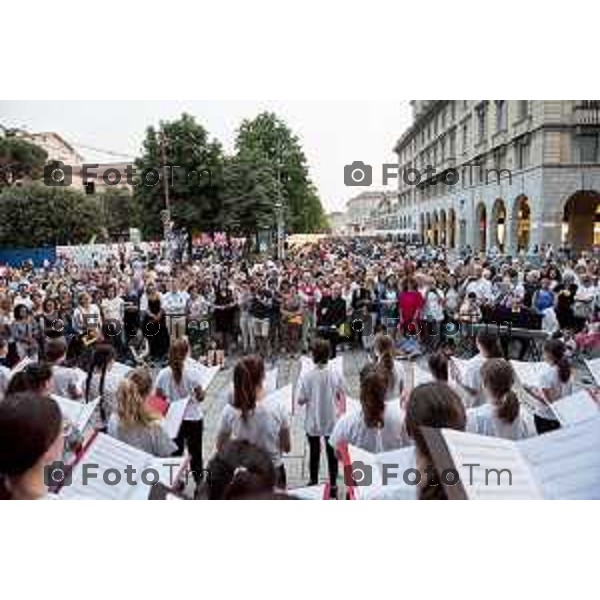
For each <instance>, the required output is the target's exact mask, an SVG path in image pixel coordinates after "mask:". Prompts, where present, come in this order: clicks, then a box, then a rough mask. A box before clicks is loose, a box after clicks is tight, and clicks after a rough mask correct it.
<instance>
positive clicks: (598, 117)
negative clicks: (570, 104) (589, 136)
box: [574, 100, 600, 127]
mask: <svg viewBox="0 0 600 600" xmlns="http://www.w3.org/2000/svg"><path fill="white" fill-rule="evenodd" d="M574 121H575V125H576V126H578V127H589V126H590V125H591V126H596V127H598V126H600V101H599V100H587V101H585V102H582V103H581V104H578V105H576V106H575V112H574Z"/></svg>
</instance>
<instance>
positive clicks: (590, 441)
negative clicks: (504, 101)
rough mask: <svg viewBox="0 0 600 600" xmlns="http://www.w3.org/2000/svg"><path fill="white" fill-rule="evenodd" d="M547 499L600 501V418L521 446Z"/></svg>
mask: <svg viewBox="0 0 600 600" xmlns="http://www.w3.org/2000/svg"><path fill="white" fill-rule="evenodd" d="M518 447H519V451H520V452H521V454H522V455H523V457H524V458H525V460H527V462H528V463H529V465H530V468H531V470H532V472H533V473H534V476H535V478H536V479H537V481H538V482H539V485H540V487H541V489H542V491H543V494H544V497H545V498H547V499H551V500H558V499H562V500H578V499H587V500H598V499H600V419H591V420H587V421H584V422H581V423H577V424H575V425H572V426H570V427H563V428H561V429H558V430H556V431H553V432H551V433H546V434H544V435H540V436H537V437H533V438H529V439H527V440H523V441H521V442H519V443H518Z"/></svg>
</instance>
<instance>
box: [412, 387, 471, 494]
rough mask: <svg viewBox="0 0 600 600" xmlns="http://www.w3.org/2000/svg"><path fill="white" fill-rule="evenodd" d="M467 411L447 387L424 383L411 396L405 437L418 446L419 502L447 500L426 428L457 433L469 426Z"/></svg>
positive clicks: (455, 394)
mask: <svg viewBox="0 0 600 600" xmlns="http://www.w3.org/2000/svg"><path fill="white" fill-rule="evenodd" d="M466 420H467V418H466V413H465V407H464V404H463V402H462V400H461V399H460V397H459V396H458V394H457V393H456V392H455V391H454V390H452V388H450V387H448V386H447V385H446V384H445V383H438V382H432V383H425V384H423V385H420V386H418V387H416V388H415V389H414V390H413V391H412V392H411V394H410V398H409V400H408V403H407V406H406V421H405V426H406V433H407V434H408V436H409V437H410V438H411V439H412V440H413V441H414V443H415V459H416V468H417V469H418V470H419V471H420V475H421V477H420V480H419V484H418V491H417V497H418V499H419V500H446V499H447V496H446V492H445V491H444V487H443V485H442V483H441V480H440V474H439V473H438V472H437V470H436V469H434V468H433V466H432V465H433V461H432V457H431V453H430V450H429V447H428V446H427V444H426V442H425V437H424V434H423V429H422V428H423V427H429V428H435V429H442V428H443V429H457V430H458V431H464V430H465V426H466Z"/></svg>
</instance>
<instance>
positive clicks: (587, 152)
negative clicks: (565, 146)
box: [577, 133, 600, 163]
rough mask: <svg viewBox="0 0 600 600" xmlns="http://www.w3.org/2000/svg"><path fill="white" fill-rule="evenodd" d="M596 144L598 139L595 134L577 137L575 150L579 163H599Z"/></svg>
mask: <svg viewBox="0 0 600 600" xmlns="http://www.w3.org/2000/svg"><path fill="white" fill-rule="evenodd" d="M598 142H599V139H598V134H597V133H589V134H585V135H579V136H577V148H578V154H579V162H580V163H595V162H600V158H599V153H598Z"/></svg>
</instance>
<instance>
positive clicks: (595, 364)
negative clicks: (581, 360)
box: [585, 358, 600, 385]
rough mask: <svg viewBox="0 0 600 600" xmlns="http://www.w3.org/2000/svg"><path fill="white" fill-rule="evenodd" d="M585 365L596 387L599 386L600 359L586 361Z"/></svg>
mask: <svg viewBox="0 0 600 600" xmlns="http://www.w3.org/2000/svg"><path fill="white" fill-rule="evenodd" d="M585 365H586V367H587V368H588V370H589V372H590V373H591V374H592V377H593V378H594V381H595V382H596V385H600V358H594V359H593V360H586V361H585Z"/></svg>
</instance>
